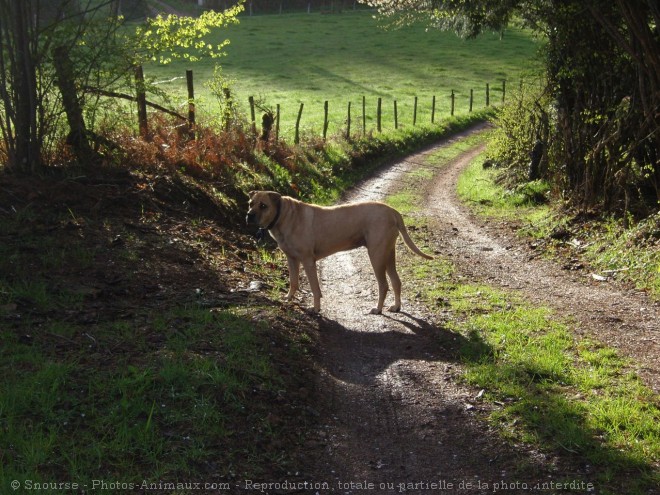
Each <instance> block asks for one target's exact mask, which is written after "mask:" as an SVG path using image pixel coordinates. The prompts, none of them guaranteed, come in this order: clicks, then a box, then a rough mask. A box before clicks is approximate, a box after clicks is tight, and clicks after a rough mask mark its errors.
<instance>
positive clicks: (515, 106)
mask: <svg viewBox="0 0 660 495" xmlns="http://www.w3.org/2000/svg"><path fill="white" fill-rule="evenodd" d="M551 112H552V110H551V98H550V97H549V95H548V94H547V93H546V92H545V91H544V84H543V82H542V80H536V79H526V80H523V81H521V83H520V86H519V87H518V89H517V90H514V91H512V92H511V93H510V97H509V99H508V100H507V102H506V103H505V104H504V105H502V107H501V108H500V110H499V111H498V113H497V115H496V117H495V119H493V120H494V123H495V130H494V131H493V134H492V138H491V140H490V141H489V143H488V148H487V158H488V159H489V160H491V161H492V162H494V165H497V166H498V167H503V168H506V169H507V170H508V172H509V173H510V174H511V175H513V177H514V180H516V181H524V180H526V179H527V178H528V177H529V172H530V170H529V169H530V159H531V158H530V155H531V153H532V150H533V149H534V147H535V145H536V144H537V142H540V143H541V145H542V146H544V147H545V146H547V142H548V138H549V132H550V124H551V122H550V115H551ZM538 168H539V170H543V171H547V169H548V157H547V154H546V153H542V154H541V157H540V162H539V164H538Z"/></svg>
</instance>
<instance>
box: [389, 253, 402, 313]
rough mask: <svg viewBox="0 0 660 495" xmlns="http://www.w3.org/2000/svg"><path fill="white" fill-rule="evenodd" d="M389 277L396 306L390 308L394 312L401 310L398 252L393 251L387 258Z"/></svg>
mask: <svg viewBox="0 0 660 495" xmlns="http://www.w3.org/2000/svg"><path fill="white" fill-rule="evenodd" d="M387 275H388V276H389V277H390V283H391V284H392V292H394V304H393V305H392V306H390V307H389V310H390V311H392V312H395V313H396V312H398V311H399V310H401V279H400V278H399V274H398V273H397V272H396V250H395V249H392V251H391V252H390V254H389V255H388V257H387Z"/></svg>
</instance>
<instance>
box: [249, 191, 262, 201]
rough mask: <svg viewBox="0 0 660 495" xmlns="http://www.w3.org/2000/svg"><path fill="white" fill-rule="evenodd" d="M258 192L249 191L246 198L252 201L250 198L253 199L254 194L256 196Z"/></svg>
mask: <svg viewBox="0 0 660 495" xmlns="http://www.w3.org/2000/svg"><path fill="white" fill-rule="evenodd" d="M258 192H259V191H250V192H249V193H248V197H249V198H250V199H252V197H253V196H254V195H255V194H257V193H258Z"/></svg>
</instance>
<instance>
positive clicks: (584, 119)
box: [368, 0, 660, 211]
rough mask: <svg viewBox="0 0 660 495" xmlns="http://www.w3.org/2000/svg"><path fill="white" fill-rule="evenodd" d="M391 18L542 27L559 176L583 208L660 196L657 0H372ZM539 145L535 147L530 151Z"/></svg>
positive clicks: (466, 27)
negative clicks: (512, 22)
mask: <svg viewBox="0 0 660 495" xmlns="http://www.w3.org/2000/svg"><path fill="white" fill-rule="evenodd" d="M368 2H369V3H370V4H371V5H373V6H375V7H376V8H377V9H378V10H379V12H380V13H381V14H382V15H384V16H386V17H387V18H390V19H392V21H393V23H395V24H396V23H400V22H410V21H411V20H413V19H415V20H418V19H420V18H423V19H425V20H426V22H428V23H430V24H431V25H434V26H437V27H440V28H443V29H453V30H454V31H456V32H457V33H459V34H461V35H463V36H467V37H473V36H477V35H478V34H479V33H481V32H483V31H485V30H497V31H499V30H501V29H503V28H504V27H506V25H507V24H508V23H509V21H510V20H511V19H514V18H517V19H521V20H523V21H524V22H526V24H527V25H528V26H531V27H532V28H533V29H535V30H537V31H539V32H541V33H543V34H544V35H545V39H546V40H547V44H546V47H545V50H544V58H545V72H546V77H545V79H546V80H547V88H546V93H547V94H550V95H552V99H553V100H554V108H547V109H546V111H547V113H548V114H552V115H553V116H554V119H553V121H552V130H551V133H550V137H549V142H548V143H545V144H546V149H547V150H548V155H549V156H550V157H551V159H552V165H553V166H551V167H549V168H548V173H549V174H550V175H551V177H550V178H551V179H552V180H554V181H556V182H557V184H558V186H560V187H561V188H562V190H565V191H567V192H568V193H570V194H571V197H572V199H573V200H574V202H575V203H576V204H579V205H581V206H583V207H585V208H588V207H592V206H603V207H605V208H608V209H610V210H619V211H627V210H628V208H629V207H630V206H631V203H632V202H633V201H636V202H637V203H638V204H639V205H640V206H643V205H646V206H648V207H651V208H657V206H658V201H659V200H660V163H659V159H660V155H659V150H660V31H659V28H658V26H660V24H659V22H660V8H659V7H658V3H657V0H422V1H419V0H368ZM530 151H531V150H530Z"/></svg>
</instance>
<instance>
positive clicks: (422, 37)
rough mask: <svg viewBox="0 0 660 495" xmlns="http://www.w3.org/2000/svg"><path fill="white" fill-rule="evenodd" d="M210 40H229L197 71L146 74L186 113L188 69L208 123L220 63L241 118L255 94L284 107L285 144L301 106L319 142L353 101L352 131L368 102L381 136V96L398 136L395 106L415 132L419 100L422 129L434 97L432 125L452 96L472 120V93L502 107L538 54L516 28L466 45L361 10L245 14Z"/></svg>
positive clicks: (340, 125) (369, 123)
mask: <svg viewBox="0 0 660 495" xmlns="http://www.w3.org/2000/svg"><path fill="white" fill-rule="evenodd" d="M213 38H214V39H213V40H211V41H212V42H215V41H218V42H219V41H222V40H224V39H229V40H230V45H229V46H228V47H227V49H226V56H225V57H223V58H221V59H219V60H210V59H209V60H204V61H201V62H198V63H196V64H194V65H191V64H189V63H187V62H184V61H175V62H173V63H171V64H169V65H166V66H158V65H155V64H154V65H151V66H149V67H147V68H146V71H147V74H148V75H149V76H151V77H153V78H155V79H156V80H157V81H158V82H159V87H160V88H161V89H165V90H167V91H169V92H171V93H174V94H176V95H178V99H180V102H181V105H182V108H183V105H184V103H183V102H184V101H185V98H186V97H187V96H186V95H187V92H186V81H185V71H186V69H192V70H193V71H194V79H195V96H196V100H197V105H198V108H200V109H201V114H202V115H203V116H206V118H207V119H212V118H213V117H214V115H216V114H217V112H218V101H217V100H216V98H215V97H214V96H213V95H212V93H211V91H210V90H209V88H208V86H207V83H208V81H210V80H212V78H213V74H214V67H215V65H216V64H217V63H219V64H220V65H221V66H222V74H223V75H224V77H226V78H228V79H229V80H230V81H231V87H232V91H233V94H234V96H235V97H236V98H237V100H238V102H239V104H240V108H241V110H242V112H243V113H244V114H245V115H246V116H248V117H249V105H248V98H249V97H250V96H253V97H254V98H255V100H256V101H257V102H259V103H260V104H261V106H262V107H264V108H269V109H271V110H273V111H274V110H275V109H276V106H277V105H280V115H281V129H282V134H283V135H287V136H290V135H291V134H292V133H293V128H294V126H295V121H296V118H297V115H298V111H299V109H300V104H301V103H303V104H304V109H303V114H302V119H301V129H302V132H303V133H308V134H309V133H313V134H316V135H318V134H321V132H322V127H323V115H324V102H325V101H328V109H329V126H328V135H329V136H332V135H333V134H338V133H343V132H345V129H346V120H347V111H348V103H349V102H350V103H351V116H352V117H351V131H352V132H360V131H361V130H362V127H363V120H362V101H363V100H362V99H363V97H364V98H365V103H366V105H365V106H366V122H365V124H366V125H365V127H366V129H367V132H369V131H371V130H374V129H375V128H376V107H377V100H378V98H382V128H383V130H389V129H394V126H395V122H394V102H395V101H396V105H397V114H398V119H397V120H398V127H399V128H402V127H406V126H412V125H413V121H414V117H415V116H414V102H415V97H417V98H418V107H417V116H416V123H417V125H422V124H428V123H430V122H431V117H432V115H431V114H432V100H433V97H434V96H435V97H436V110H435V115H434V117H435V121H436V122H437V121H439V120H440V119H442V118H443V117H446V116H448V115H449V113H450V106H451V93H452V90H453V91H454V94H455V112H456V114H460V113H464V112H468V110H469V102H470V91H471V90H473V95H474V103H473V105H474V109H475V110H477V109H481V108H483V107H484V106H485V105H486V84H489V85H490V103H491V104H497V103H499V102H501V100H502V96H503V81H505V80H506V81H507V83H508V84H509V87H514V86H512V85H517V84H518V82H519V80H520V78H521V77H522V75H523V74H524V73H525V72H527V71H529V70H530V69H531V68H532V67H533V66H534V58H535V55H536V53H537V50H538V43H537V42H536V41H535V39H534V38H533V36H532V35H531V34H530V33H529V32H526V31H524V30H520V29H509V30H507V31H506V32H505V33H504V35H503V36H500V34H499V33H492V34H487V35H484V36H481V37H479V38H478V39H475V40H464V39H461V38H458V37H457V36H456V35H454V34H453V33H446V32H441V31H438V30H434V29H428V30H427V29H426V28H425V27H424V26H422V25H417V26H410V27H405V28H401V29H389V28H386V27H385V26H383V25H382V23H381V22H380V21H379V20H377V19H375V18H374V16H373V13H371V12H364V11H362V12H360V11H358V12H347V13H343V14H332V15H321V14H319V13H312V14H285V15H268V16H253V17H250V16H242V17H241V19H240V23H239V24H237V25H234V26H230V27H228V28H225V29H220V30H217V31H216V32H214V33H213ZM257 113H258V115H257V122H260V117H259V113H260V112H259V111H258V112H257ZM202 118H204V117H202Z"/></svg>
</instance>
